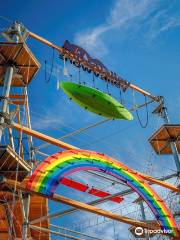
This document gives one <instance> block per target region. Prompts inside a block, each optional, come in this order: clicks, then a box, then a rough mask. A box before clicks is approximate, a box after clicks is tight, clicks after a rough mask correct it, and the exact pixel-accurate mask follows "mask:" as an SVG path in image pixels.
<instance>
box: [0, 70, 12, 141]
mask: <svg viewBox="0 0 180 240" xmlns="http://www.w3.org/2000/svg"><path fill="white" fill-rule="evenodd" d="M13 71H14V69H13V66H12V65H9V66H7V69H6V73H5V77H4V86H3V91H2V100H1V101H2V102H1V117H0V142H1V138H2V133H3V124H4V122H5V121H4V120H5V119H4V116H3V114H6V113H7V106H8V97H9V92H10V88H11V82H12V77H13Z"/></svg>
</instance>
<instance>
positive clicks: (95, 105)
mask: <svg viewBox="0 0 180 240" xmlns="http://www.w3.org/2000/svg"><path fill="white" fill-rule="evenodd" d="M60 87H61V88H62V89H63V91H64V92H65V93H66V94H67V95H68V96H69V97H70V98H71V99H72V100H73V101H74V102H76V103H77V104H79V105H80V106H81V107H82V108H85V109H86V110H88V111H90V112H93V113H96V114H99V115H102V116H104V117H106V118H110V119H124V120H132V119H133V116H132V114H131V113H130V112H129V111H128V110H127V109H126V108H125V107H124V106H123V105H122V104H120V103H119V102H118V101H117V100H115V99H114V98H112V97H111V96H110V95H108V94H106V93H103V92H102V91H99V90H97V89H95V88H92V87H87V86H84V85H81V84H76V83H72V82H65V81H62V82H61V83H60Z"/></svg>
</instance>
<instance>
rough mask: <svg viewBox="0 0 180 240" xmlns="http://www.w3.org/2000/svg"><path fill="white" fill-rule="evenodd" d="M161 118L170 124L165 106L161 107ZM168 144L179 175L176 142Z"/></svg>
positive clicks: (179, 164)
mask: <svg viewBox="0 0 180 240" xmlns="http://www.w3.org/2000/svg"><path fill="white" fill-rule="evenodd" d="M163 119H164V122H165V123H166V124H170V119H169V117H168V113H167V108H166V107H163ZM170 146H171V150H172V152H173V156H174V161H175V164H176V168H177V174H178V176H179V175H180V159H179V155H178V150H177V147H176V143H175V142H170Z"/></svg>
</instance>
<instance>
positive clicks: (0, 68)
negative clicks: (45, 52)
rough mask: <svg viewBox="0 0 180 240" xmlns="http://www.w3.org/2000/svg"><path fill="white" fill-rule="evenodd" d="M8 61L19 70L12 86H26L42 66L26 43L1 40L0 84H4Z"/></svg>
mask: <svg viewBox="0 0 180 240" xmlns="http://www.w3.org/2000/svg"><path fill="white" fill-rule="evenodd" d="M7 63H12V64H13V65H14V66H15V67H16V69H17V72H16V73H15V74H14V76H13V80H12V86H16V87H24V86H26V85H28V84H29V83H30V81H31V80H32V78H33V77H34V76H35V74H36V73H37V71H38V69H39V68H40V63H39V62H38V60H37V59H36V58H35V56H34V55H33V53H32V52H31V50H30V49H29V48H28V47H27V45H26V44H25V43H2V42H0V85H3V81H4V74H5V71H6V66H7Z"/></svg>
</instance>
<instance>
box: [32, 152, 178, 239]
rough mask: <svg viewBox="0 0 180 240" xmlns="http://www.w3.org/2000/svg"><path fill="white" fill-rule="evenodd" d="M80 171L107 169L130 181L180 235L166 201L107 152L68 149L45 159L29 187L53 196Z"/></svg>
mask: <svg viewBox="0 0 180 240" xmlns="http://www.w3.org/2000/svg"><path fill="white" fill-rule="evenodd" d="M80 170H95V171H101V172H105V173H107V174H109V175H111V176H113V177H116V178H117V179H119V180H121V181H122V182H124V183H126V184H127V185H128V186H129V187H131V188H132V189H133V190H134V191H135V192H137V193H138V194H139V196H141V198H142V199H143V200H144V201H145V202H146V203H147V204H148V206H149V207H150V209H151V210H152V212H153V213H154V215H155V217H156V219H157V221H158V223H159V224H160V226H161V228H162V229H163V230H166V231H168V232H171V231H172V235H174V236H175V237H180V231H179V229H178V226H177V223H176V221H175V219H174V217H173V216H172V214H171V212H170V211H169V209H168V208H167V206H166V204H165V203H164V201H163V200H162V199H161V198H160V196H158V194H157V193H156V192H155V191H154V190H153V189H152V188H151V186H150V185H149V184H148V183H147V182H145V181H144V180H143V179H142V177H140V176H139V174H138V173H137V172H136V171H134V170H132V169H130V168H128V167H127V166H126V165H124V164H122V163H120V162H119V161H117V160H115V159H113V158H110V157H108V156H107V155H104V154H101V153H97V152H93V151H88V150H80V149H76V150H67V151H63V152H58V153H56V154H54V155H52V156H50V157H48V158H47V159H45V160H44V161H43V162H42V163H41V164H40V165H39V166H38V167H37V168H36V169H35V171H34V172H33V174H32V175H31V177H30V179H29V181H28V183H27V188H28V190H33V191H36V192H39V193H42V194H45V195H48V196H52V195H53V194H54V192H55V190H56V187H57V185H58V184H59V181H60V179H61V178H63V177H66V176H68V175H70V174H72V173H74V172H77V171H80Z"/></svg>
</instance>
